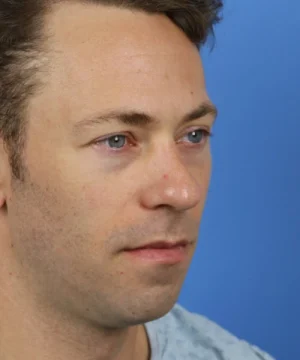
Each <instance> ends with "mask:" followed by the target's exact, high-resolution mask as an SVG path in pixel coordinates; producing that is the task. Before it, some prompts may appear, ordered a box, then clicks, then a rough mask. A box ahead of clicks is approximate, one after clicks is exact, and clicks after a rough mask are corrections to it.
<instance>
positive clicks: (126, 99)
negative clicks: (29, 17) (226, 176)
mask: <svg viewBox="0 0 300 360" xmlns="http://www.w3.org/2000/svg"><path fill="white" fill-rule="evenodd" d="M45 31H46V33H47V34H48V35H50V36H49V38H48V40H47V48H48V49H49V53H48V57H49V64H48V69H47V71H46V72H45V73H43V75H42V76H43V77H44V78H43V81H44V83H45V85H44V87H43V89H42V90H41V91H39V92H38V93H37V94H35V95H34V96H33V97H32V98H31V99H30V103H29V107H28V112H27V116H28V119H29V125H28V136H27V144H26V148H25V153H24V154H25V156H24V158H25V160H26V161H25V163H26V169H27V177H26V181H25V182H23V183H20V182H18V181H16V180H12V178H11V171H10V167H9V161H8V156H7V153H6V152H5V149H4V145H3V143H2V142H1V146H0V253H1V265H0V359H1V360H21V359H22V360H31V359H39V360H46V359H57V360H67V359H72V360H87V359H89V360H121V359H122V360H129V359H130V360H147V359H149V356H150V349H149V343H148V339H147V334H146V331H145V327H144V325H143V324H144V323H146V322H148V321H152V320H155V319H158V318H160V317H162V316H164V315H165V314H167V313H168V312H169V311H170V310H171V309H172V307H173V306H174V305H175V303H176V301H177V298H178V296H179V292H180V290H181V287H182V285H183V282H184V279H185V276H186V274H187V271H188V268H189V265H190V262H191V260H192V257H193V254H194V251H195V248H196V241H197V237H198V233H199V225H200V220H201V216H202V212H203V209H204V205H205V200H206V195H207V191H208V186H209V181H210V175H211V153H210V143H209V138H208V137H206V136H205V131H206V132H209V131H211V130H212V126H213V122H214V115H213V114H206V115H205V116H202V117H200V118H198V119H195V120H193V121H190V122H184V123H183V122H182V119H183V118H184V117H185V116H186V114H189V113H191V112H192V111H193V110H195V109H197V108H198V107H199V105H202V104H204V103H209V101H210V100H209V97H208V95H207V93H206V89H205V81H204V74H203V68H202V63H201V58H200V55H199V53H198V50H197V48H196V47H195V46H194V45H193V44H192V43H191V42H190V40H189V39H188V38H187V37H186V35H185V34H184V33H183V32H182V31H181V30H180V29H179V28H177V27H176V25H175V24H173V23H172V22H171V21H170V20H169V19H168V18H167V17H165V16H163V15H157V14H156V15H149V14H146V13H143V12H138V11H130V10H125V9H117V8H113V7H104V6H102V5H95V4H80V3H75V2H74V3H73V2H64V3H61V4H59V5H56V6H55V7H53V10H52V11H51V13H50V14H49V15H48V16H47V18H46V19H45ZM111 111H118V112H120V111H122V112H123V111H126V112H133V111H134V112H142V113H147V114H149V115H150V116H151V117H153V118H155V119H156V122H153V123H151V124H148V125H145V126H136V125H134V124H123V123H121V122H119V121H117V120H114V119H111V120H109V121H102V122H100V121H98V122H97V124H96V122H94V125H88V126H85V127H80V128H78V126H77V127H76V124H78V123H79V122H81V121H82V120H83V119H88V118H91V117H93V118H94V117H95V116H96V117H97V116H98V115H99V114H105V113H108V112H111ZM75 129H77V130H75ZM199 129H200V131H199ZM201 130H202V132H201ZM193 131H197V132H196V133H195V134H194V135H193ZM199 135H200V136H199ZM112 136H113V138H112V139H111V138H110V140H108V138H109V137H112ZM115 136H118V137H117V138H114V137H115ZM193 139H194V140H193ZM182 238H185V239H188V240H189V241H190V242H191V244H190V245H189V248H188V251H189V253H188V257H187V259H186V260H185V261H183V262H181V263H179V264H175V265H174V264H173V265H166V264H154V263H150V262H149V263H147V262H141V261H131V260H130V259H129V256H128V254H126V253H125V252H124V251H122V250H123V249H124V248H125V247H138V246H141V245H143V244H145V243H146V242H151V241H156V240H160V239H165V240H170V241H171V240H173V239H175V240H178V239H182Z"/></svg>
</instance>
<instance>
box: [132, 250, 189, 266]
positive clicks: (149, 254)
mask: <svg viewBox="0 0 300 360" xmlns="http://www.w3.org/2000/svg"><path fill="white" fill-rule="evenodd" d="M187 247H188V246H176V247H173V248H169V249H150V248H148V249H135V250H128V251H126V252H127V253H128V254H129V255H130V256H131V257H132V258H135V259H140V260H145V261H156V262H160V263H166V264H176V263H179V262H182V261H183V260H185V259H186V257H187Z"/></svg>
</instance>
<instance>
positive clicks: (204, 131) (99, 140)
mask: <svg viewBox="0 0 300 360" xmlns="http://www.w3.org/2000/svg"><path fill="white" fill-rule="evenodd" d="M198 131H201V132H202V133H203V134H204V138H205V139H204V141H201V142H200V143H198V144H192V143H191V144H192V147H193V148H199V147H202V146H203V144H202V143H203V142H205V143H206V141H207V139H208V138H209V137H212V136H213V133H211V132H210V131H208V130H206V129H202V128H200V129H194V130H191V131H189V132H188V133H187V135H188V134H190V133H193V132H198ZM187 135H185V136H187ZM118 136H122V137H126V138H130V136H129V135H128V134H123V133H117V134H113V135H110V136H108V137H106V138H104V139H98V140H96V141H94V142H93V144H94V145H96V146H97V147H100V146H101V145H102V144H104V143H105V142H106V141H108V140H109V139H112V138H114V137H118ZM125 146H126V145H124V146H123V147H122V148H120V149H119V150H118V149H112V148H110V149H109V150H108V152H110V153H122V152H124V151H125V150H124V148H125Z"/></svg>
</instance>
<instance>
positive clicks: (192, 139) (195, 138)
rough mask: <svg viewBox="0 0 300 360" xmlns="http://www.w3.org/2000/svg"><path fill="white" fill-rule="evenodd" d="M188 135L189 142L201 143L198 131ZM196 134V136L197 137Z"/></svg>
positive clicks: (200, 134) (200, 135)
mask: <svg viewBox="0 0 300 360" xmlns="http://www.w3.org/2000/svg"><path fill="white" fill-rule="evenodd" d="M190 134H191V136H190V138H189V140H190V141H194V140H198V141H196V142H201V139H202V133H201V131H200V130H198V131H193V132H191V133H190ZM197 134H198V135H197Z"/></svg>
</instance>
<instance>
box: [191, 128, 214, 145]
mask: <svg viewBox="0 0 300 360" xmlns="http://www.w3.org/2000/svg"><path fill="white" fill-rule="evenodd" d="M186 136H187V137H188V140H189V141H190V142H191V143H193V144H200V143H201V142H202V141H204V140H205V139H206V138H207V137H209V136H212V134H211V133H210V132H209V131H207V130H204V129H198V130H194V131H191V132H189V133H188V134H187V135H186Z"/></svg>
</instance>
